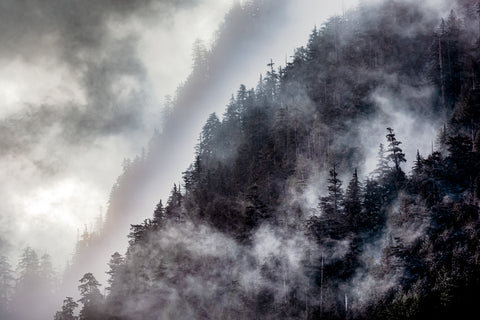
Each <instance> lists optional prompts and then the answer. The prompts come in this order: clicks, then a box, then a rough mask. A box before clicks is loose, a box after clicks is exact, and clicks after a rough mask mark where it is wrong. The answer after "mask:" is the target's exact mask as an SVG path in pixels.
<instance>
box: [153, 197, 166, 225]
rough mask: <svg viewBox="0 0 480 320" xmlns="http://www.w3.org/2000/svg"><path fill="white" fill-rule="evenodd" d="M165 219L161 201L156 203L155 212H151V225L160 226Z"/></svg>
mask: <svg viewBox="0 0 480 320" xmlns="http://www.w3.org/2000/svg"><path fill="white" fill-rule="evenodd" d="M164 218H165V208H164V207H163V203H162V200H160V202H158V204H157V206H156V207H155V211H153V220H152V222H153V224H155V225H160V224H161V223H162V221H163V219H164Z"/></svg>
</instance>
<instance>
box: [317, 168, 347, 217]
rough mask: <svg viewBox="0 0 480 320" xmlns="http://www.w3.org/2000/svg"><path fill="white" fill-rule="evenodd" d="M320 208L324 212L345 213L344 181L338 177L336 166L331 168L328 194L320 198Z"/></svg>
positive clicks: (330, 213) (328, 213)
mask: <svg viewBox="0 0 480 320" xmlns="http://www.w3.org/2000/svg"><path fill="white" fill-rule="evenodd" d="M319 206H320V209H321V210H322V212H323V213H324V214H327V215H332V214H333V215H337V214H340V213H343V190H342V181H340V179H338V173H337V170H336V166H335V165H334V166H333V169H332V170H330V178H329V179H328V196H325V197H322V198H320V203H319Z"/></svg>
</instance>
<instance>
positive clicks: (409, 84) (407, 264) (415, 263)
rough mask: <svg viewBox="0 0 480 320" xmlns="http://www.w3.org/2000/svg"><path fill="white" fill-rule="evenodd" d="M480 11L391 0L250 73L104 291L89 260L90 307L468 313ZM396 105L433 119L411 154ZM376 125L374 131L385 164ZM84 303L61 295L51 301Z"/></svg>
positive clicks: (66, 315) (123, 315)
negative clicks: (250, 82)
mask: <svg viewBox="0 0 480 320" xmlns="http://www.w3.org/2000/svg"><path fill="white" fill-rule="evenodd" d="M478 26H479V19H478V14H477V6H476V5H475V4H474V3H473V2H469V1H463V2H462V1H459V2H458V3H457V6H456V7H455V11H451V12H450V13H449V14H448V16H446V17H445V18H444V19H440V17H439V16H436V15H434V14H432V13H431V10H430V8H426V7H424V6H421V5H418V4H416V3H413V2H410V1H393V0H390V1H385V2H382V3H381V4H375V5H369V6H366V5H364V6H361V7H359V8H358V9H356V10H354V11H352V12H348V13H347V14H345V15H344V16H341V17H332V18H331V19H330V20H329V21H328V22H327V23H326V24H325V25H323V26H322V27H321V28H319V29H317V28H315V29H314V31H313V32H312V34H311V36H310V40H309V42H308V44H307V45H306V46H305V47H302V48H299V49H298V50H297V51H296V52H295V54H294V56H293V57H292V60H291V62H289V63H288V64H287V65H286V66H285V67H284V68H280V69H278V70H277V69H276V68H275V67H274V64H273V63H270V64H269V69H268V71H267V72H266V75H265V76H264V77H262V78H261V79H260V81H259V84H258V86H257V87H256V88H255V89H247V88H246V87H245V86H240V88H239V90H238V92H237V93H236V94H235V95H234V96H233V97H232V99H231V102H230V103H229V105H228V106H227V108H226V110H225V113H224V114H223V116H222V117H221V119H220V118H219V117H218V116H217V115H215V114H212V115H211V116H210V117H209V119H208V121H207V122H206V124H205V126H204V127H203V130H202V132H201V135H200V140H199V144H198V147H197V152H196V156H195V159H194V161H193V163H192V165H191V166H190V168H188V169H187V170H186V171H185V173H184V181H183V184H182V185H181V186H178V185H175V186H174V187H173V189H172V192H171V195H170V198H169V199H168V200H167V201H166V203H165V206H164V205H163V203H162V202H160V203H159V204H158V205H157V207H156V208H155V211H154V213H153V217H152V219H148V220H146V221H144V222H143V223H141V224H138V225H132V228H131V233H130V234H129V236H128V237H129V240H130V242H129V243H130V246H129V248H128V250H127V252H126V254H125V256H122V255H120V254H118V253H115V254H114V255H112V259H111V262H110V264H109V268H110V270H109V271H108V274H109V276H110V281H109V287H108V288H107V294H106V296H103V295H102V294H101V291H100V289H99V288H98V287H99V285H98V283H97V282H96V280H95V278H94V275H92V274H86V275H85V276H84V277H83V278H82V280H81V285H80V287H79V289H80V293H81V295H82V299H81V300H80V303H81V305H82V306H81V311H80V318H81V319H345V318H351V319H424V318H427V317H428V318H430V317H432V318H433V317H435V318H440V319H443V318H450V317H452V316H457V317H462V318H468V317H470V316H469V315H470V314H472V311H475V310H476V308H475V303H476V301H478V299H479V298H480V293H479V289H478V288H479V286H480V262H479V255H480V248H479V244H480V242H479V240H480V233H479V232H480V225H479V215H478V213H479V212H478V211H479V207H478V195H479V192H480V191H479V188H478V184H479V182H480V181H479V178H480V175H479V174H480V171H479V170H480V168H479V160H480V158H479V157H480V153H479V147H480V134H479V128H480V127H479V125H480V121H479V120H480V119H479V117H480V113H479V107H480V105H479V103H480V86H479V79H480V69H479V58H480V57H479V55H480V51H479V47H478V45H479V42H478V39H479V36H480V34H479V28H478ZM207 69H208V68H207V66H205V65H202V64H201V63H200V64H199V65H198V67H197V72H206V71H205V70H207ZM392 114H409V115H412V114H413V115H415V117H416V118H418V119H419V121H418V122H416V125H418V126H419V128H418V131H421V129H422V128H420V126H422V123H423V124H426V123H434V124H438V125H439V127H438V132H437V133H436V134H435V135H433V136H431V137H429V138H430V139H431V141H435V143H434V145H433V148H432V150H431V153H430V154H423V155H422V154H420V152H419V153H418V154H417V157H416V159H408V160H409V161H410V163H413V167H412V168H411V170H410V168H407V166H406V160H407V159H406V156H405V152H404V148H405V146H407V145H412V144H413V145H416V144H418V143H420V141H416V140H415V139H411V140H404V139H403V137H401V136H399V135H397V133H396V132H397V131H400V130H399V127H401V126H402V125H405V123H403V122H400V121H398V119H400V118H399V117H393V116H392ZM386 122H387V123H388V122H389V123H390V126H389V127H388V128H384V132H382V134H381V135H378V136H373V137H372V136H371V134H372V133H374V132H376V131H375V130H373V129H374V128H375V127H377V126H378V123H380V124H383V123H386ZM370 129H372V130H370ZM367 140H368V144H370V142H371V141H372V140H375V144H376V145H379V148H378V157H377V159H376V161H377V165H376V169H375V170H374V171H373V172H365V161H366V157H367V155H368V153H369V150H367V149H366V148H365V145H366V141H367ZM402 140H403V141H402ZM402 142H403V143H402ZM151 154H152V153H148V155H146V159H143V160H142V159H139V160H138V161H137V163H135V162H134V163H132V164H131V165H129V166H128V167H127V168H126V172H125V174H124V176H123V177H129V174H133V175H134V174H135V170H136V168H137V167H136V166H137V165H138V166H139V164H138V163H140V162H142V161H153V160H154V158H152V159H149V157H153V156H152V155H151ZM147 174H148V173H147ZM345 177H346V178H345ZM363 177H365V178H363ZM125 179H126V178H125ZM342 180H343V181H342ZM119 182H120V184H121V183H126V182H122V180H119ZM123 187H124V186H123ZM130 187H134V186H130ZM118 188H122V185H119V186H118ZM74 308H75V303H74V302H73V301H72V300H69V299H66V300H65V303H64V306H63V309H62V311H59V312H58V313H57V316H56V319H72V317H71V315H72V310H73V309H74Z"/></svg>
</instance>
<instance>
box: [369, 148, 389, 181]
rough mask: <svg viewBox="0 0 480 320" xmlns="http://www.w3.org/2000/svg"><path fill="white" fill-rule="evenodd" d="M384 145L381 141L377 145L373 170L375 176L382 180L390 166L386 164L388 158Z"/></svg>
mask: <svg viewBox="0 0 480 320" xmlns="http://www.w3.org/2000/svg"><path fill="white" fill-rule="evenodd" d="M385 153H386V152H385V147H384V146H383V143H380V145H379V146H378V153H377V161H378V162H377V167H376V168H375V170H374V171H373V174H374V175H375V177H376V178H377V179H379V180H383V179H384V178H385V176H386V175H387V174H388V172H390V167H389V165H388V158H387V156H386V154H385Z"/></svg>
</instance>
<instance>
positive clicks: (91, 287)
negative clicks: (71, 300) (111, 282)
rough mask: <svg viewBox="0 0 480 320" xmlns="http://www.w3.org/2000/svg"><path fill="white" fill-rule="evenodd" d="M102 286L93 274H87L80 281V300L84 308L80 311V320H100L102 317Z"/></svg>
mask: <svg viewBox="0 0 480 320" xmlns="http://www.w3.org/2000/svg"><path fill="white" fill-rule="evenodd" d="M100 286H101V284H100V283H99V282H98V281H97V279H95V277H94V276H93V274H92V273H90V272H89V273H86V274H85V275H84V276H83V277H82V278H81V279H80V285H79V286H78V290H79V291H80V296H81V298H80V299H79V300H78V301H79V302H81V303H82V305H83V307H82V310H81V311H80V316H79V319H80V320H97V319H98V320H100V319H103V317H102V310H101V307H102V303H103V295H102V294H101V292H100V289H99V288H98V287H100Z"/></svg>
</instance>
